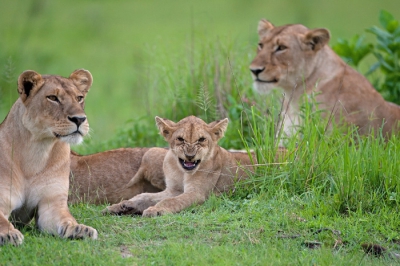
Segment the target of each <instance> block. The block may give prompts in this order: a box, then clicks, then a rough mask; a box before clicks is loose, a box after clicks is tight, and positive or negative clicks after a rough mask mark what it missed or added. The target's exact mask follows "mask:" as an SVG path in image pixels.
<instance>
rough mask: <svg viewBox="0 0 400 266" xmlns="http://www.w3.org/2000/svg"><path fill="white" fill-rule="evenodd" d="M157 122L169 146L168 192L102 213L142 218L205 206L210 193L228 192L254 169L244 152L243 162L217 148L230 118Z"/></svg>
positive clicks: (139, 197) (142, 196)
mask: <svg viewBox="0 0 400 266" xmlns="http://www.w3.org/2000/svg"><path fill="white" fill-rule="evenodd" d="M156 123H157V126H158V128H159V131H160V133H161V135H163V136H164V138H165V140H166V141H168V143H169V146H170V149H169V150H168V152H167V154H166V156H165V158H164V163H163V169H164V174H165V183H166V189H165V190H164V191H162V192H159V193H142V194H139V195H137V196H135V197H133V198H132V199H130V200H128V201H122V202H121V203H119V204H115V205H111V206H109V207H107V209H105V210H104V211H103V213H111V214H143V216H156V215H163V214H166V213H177V212H180V211H182V210H184V209H186V208H188V207H189V206H191V205H192V204H201V203H203V202H204V201H205V200H206V199H207V198H208V197H209V195H210V194H211V193H215V194H217V195H218V194H220V193H223V192H225V191H227V190H228V189H230V188H232V186H233V184H234V182H235V181H237V180H241V179H244V178H246V177H247V176H248V171H251V170H253V167H252V165H253V164H254V159H253V158H250V157H249V156H248V155H247V154H245V153H243V156H242V157H241V158H240V159H238V158H237V157H236V158H235V156H234V155H233V154H232V153H230V152H228V151H227V150H225V149H223V148H221V147H220V146H218V144H217V142H218V140H219V139H220V138H222V137H223V135H224V132H225V130H226V128H227V126H228V119H227V118H226V119H223V120H220V121H215V122H212V123H210V124H206V123H205V122H204V121H203V120H201V119H200V118H197V117H194V116H189V117H186V118H184V119H182V120H181V121H179V122H178V123H174V122H172V121H170V120H167V119H162V118H160V117H156ZM239 165H240V166H239Z"/></svg>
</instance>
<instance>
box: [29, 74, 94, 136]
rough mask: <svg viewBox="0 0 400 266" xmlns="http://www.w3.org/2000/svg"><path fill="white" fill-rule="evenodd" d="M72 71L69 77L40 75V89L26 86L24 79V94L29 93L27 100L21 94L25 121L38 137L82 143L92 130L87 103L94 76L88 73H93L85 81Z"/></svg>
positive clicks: (31, 85)
mask: <svg viewBox="0 0 400 266" xmlns="http://www.w3.org/2000/svg"><path fill="white" fill-rule="evenodd" d="M80 71H82V70H80ZM74 73H75V72H74ZM74 73H73V74H74ZM82 73H83V75H84V76H85V75H86V74H87V73H85V72H80V73H79V74H82ZM73 74H71V77H70V78H63V77H60V76H40V75H39V76H40V79H41V81H42V82H41V84H42V85H41V86H40V84H39V86H38V87H39V88H35V87H34V86H35V84H29V83H27V84H25V87H24V84H23V83H24V82H25V81H24V79H23V78H21V88H22V89H21V91H22V94H23V93H26V95H27V97H25V101H24V98H23V97H22V96H21V99H23V101H24V105H25V107H26V111H25V113H24V115H23V120H22V122H23V125H24V126H25V127H26V128H27V129H28V130H29V131H30V132H31V133H32V135H33V136H34V138H35V139H58V140H61V141H64V142H66V143H69V144H79V143H80V142H82V139H83V136H85V135H86V134H87V133H88V132H89V123H88V121H87V118H86V114H85V112H84V105H85V95H86V92H87V91H88V87H87V85H89V87H90V85H91V75H90V73H88V74H87V75H90V76H88V77H87V79H86V78H84V79H83V80H82V79H81V78H82V75H81V76H78V77H76V76H72V75H73ZM21 76H22V75H21ZM74 78H75V79H74ZM28 80H29V78H28ZM88 83H90V84H88ZM83 85H85V86H83ZM24 88H25V89H24ZM83 88H85V89H83ZM27 89H29V91H28V90H27Z"/></svg>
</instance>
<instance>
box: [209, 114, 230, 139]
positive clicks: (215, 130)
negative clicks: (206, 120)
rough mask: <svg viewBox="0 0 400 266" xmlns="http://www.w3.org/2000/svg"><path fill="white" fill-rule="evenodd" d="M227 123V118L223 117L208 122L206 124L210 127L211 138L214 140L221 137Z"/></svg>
mask: <svg viewBox="0 0 400 266" xmlns="http://www.w3.org/2000/svg"><path fill="white" fill-rule="evenodd" d="M228 123H229V119H228V118H225V119H222V120H218V121H214V122H211V123H210V124H208V126H209V127H211V133H212V138H213V139H215V140H219V139H220V138H222V137H223V136H224V133H225V131H226V129H227V128H228Z"/></svg>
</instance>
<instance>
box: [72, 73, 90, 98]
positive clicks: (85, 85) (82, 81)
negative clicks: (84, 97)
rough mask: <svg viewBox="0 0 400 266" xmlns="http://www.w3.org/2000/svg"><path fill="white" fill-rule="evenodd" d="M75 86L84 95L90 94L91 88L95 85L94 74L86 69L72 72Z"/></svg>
mask: <svg viewBox="0 0 400 266" xmlns="http://www.w3.org/2000/svg"><path fill="white" fill-rule="evenodd" d="M69 78H70V79H71V80H72V82H73V83H74V84H75V86H76V87H77V88H78V90H80V91H81V92H82V93H84V94H86V93H88V91H89V89H90V86H92V83H93V77H92V74H90V72H89V71H87V70H85V69H78V70H75V71H74V72H72V74H71V75H70V76H69Z"/></svg>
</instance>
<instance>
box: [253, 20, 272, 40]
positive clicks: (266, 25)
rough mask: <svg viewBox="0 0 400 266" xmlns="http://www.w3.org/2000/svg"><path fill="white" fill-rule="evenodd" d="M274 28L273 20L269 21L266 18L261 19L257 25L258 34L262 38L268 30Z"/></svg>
mask: <svg viewBox="0 0 400 266" xmlns="http://www.w3.org/2000/svg"><path fill="white" fill-rule="evenodd" d="M273 28H274V25H272V23H271V22H269V21H268V20H266V19H262V20H260V22H258V27H257V32H258V36H260V40H261V39H262V38H264V37H265V36H266V35H267V33H268V31H270V30H272V29H273Z"/></svg>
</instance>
